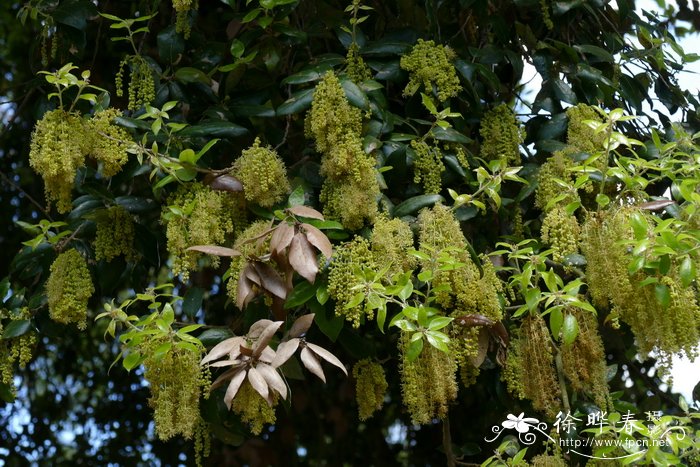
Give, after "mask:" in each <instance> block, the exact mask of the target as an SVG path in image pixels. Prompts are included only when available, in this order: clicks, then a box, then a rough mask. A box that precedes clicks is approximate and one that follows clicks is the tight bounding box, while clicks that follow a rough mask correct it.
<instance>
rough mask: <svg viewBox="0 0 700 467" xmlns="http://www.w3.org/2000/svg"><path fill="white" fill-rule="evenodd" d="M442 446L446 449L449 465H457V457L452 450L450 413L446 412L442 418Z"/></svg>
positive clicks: (450, 466) (453, 466) (452, 466)
mask: <svg viewBox="0 0 700 467" xmlns="http://www.w3.org/2000/svg"><path fill="white" fill-rule="evenodd" d="M442 448H443V449H444V450H445V456H446V457H447V467H456V466H457V458H456V457H455V453H454V451H452V434H450V415H449V414H446V415H445V418H443V419H442Z"/></svg>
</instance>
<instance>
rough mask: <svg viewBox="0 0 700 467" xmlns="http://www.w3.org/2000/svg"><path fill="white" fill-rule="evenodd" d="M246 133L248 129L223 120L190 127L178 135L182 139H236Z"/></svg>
mask: <svg viewBox="0 0 700 467" xmlns="http://www.w3.org/2000/svg"><path fill="white" fill-rule="evenodd" d="M246 133H248V129H247V128H245V127H242V126H240V125H236V124H234V123H231V122H227V121H224V120H221V121H209V122H204V123H198V124H197V125H191V126H188V127H187V128H185V129H184V130H182V131H181V132H180V133H179V135H180V136H183V137H189V138H195V137H216V138H237V137H239V136H243V135H245V134H246Z"/></svg>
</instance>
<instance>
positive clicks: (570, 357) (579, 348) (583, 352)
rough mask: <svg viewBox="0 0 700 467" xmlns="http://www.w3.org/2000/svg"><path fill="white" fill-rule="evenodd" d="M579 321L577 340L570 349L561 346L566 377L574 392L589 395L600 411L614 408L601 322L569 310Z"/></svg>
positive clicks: (585, 314) (575, 310) (583, 312)
mask: <svg viewBox="0 0 700 467" xmlns="http://www.w3.org/2000/svg"><path fill="white" fill-rule="evenodd" d="M566 312H567V313H571V314H573V315H574V316H575V317H576V321H577V322H578V328H579V332H578V336H576V340H575V341H574V342H573V343H572V344H570V345H565V344H564V345H562V346H561V356H562V362H563V366H564V373H565V374H566V378H567V379H568V380H569V384H570V387H571V389H573V390H574V391H576V392H579V393H586V394H588V395H589V396H590V397H591V399H592V400H593V402H594V403H595V404H596V405H597V406H598V407H599V408H600V409H601V410H607V409H608V407H610V408H612V401H611V399H610V392H609V390H608V383H607V365H606V360H605V349H604V348H603V340H602V339H601V337H600V334H599V333H598V321H597V319H596V317H595V315H594V314H593V313H590V312H588V311H585V310H580V309H578V308H571V309H567V310H566Z"/></svg>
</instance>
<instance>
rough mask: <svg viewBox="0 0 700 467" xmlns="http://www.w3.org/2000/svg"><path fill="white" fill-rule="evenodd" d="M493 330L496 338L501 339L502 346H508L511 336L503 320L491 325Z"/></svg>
mask: <svg viewBox="0 0 700 467" xmlns="http://www.w3.org/2000/svg"><path fill="white" fill-rule="evenodd" d="M491 332H492V333H493V335H494V336H495V337H496V339H497V340H499V341H500V343H501V345H502V346H504V347H507V346H508V343H509V342H510V336H509V335H508V330H507V329H506V327H505V326H504V325H503V323H502V322H501V321H499V322H497V323H495V324H494V325H493V326H491Z"/></svg>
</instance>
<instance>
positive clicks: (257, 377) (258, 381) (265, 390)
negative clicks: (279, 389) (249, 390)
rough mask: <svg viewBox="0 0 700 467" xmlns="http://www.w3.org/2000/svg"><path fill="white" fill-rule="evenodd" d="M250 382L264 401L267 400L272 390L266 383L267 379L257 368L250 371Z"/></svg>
mask: <svg viewBox="0 0 700 467" xmlns="http://www.w3.org/2000/svg"><path fill="white" fill-rule="evenodd" d="M248 381H249V382H250V385H251V386H253V389H255V390H256V391H257V393H258V394H260V395H261V396H262V398H263V399H265V400H267V396H268V394H269V392H270V389H269V387H268V386H267V381H265V378H263V377H262V375H261V374H260V372H258V370H256V369H255V368H249V369H248Z"/></svg>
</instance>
